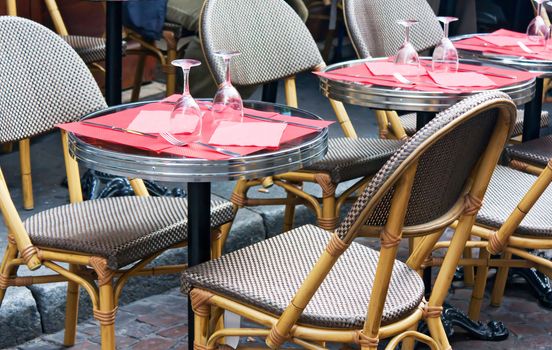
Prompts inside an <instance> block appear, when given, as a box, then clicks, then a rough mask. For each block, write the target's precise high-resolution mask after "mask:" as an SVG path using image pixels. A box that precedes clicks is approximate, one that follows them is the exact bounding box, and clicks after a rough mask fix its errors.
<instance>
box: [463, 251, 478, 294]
mask: <svg viewBox="0 0 552 350" xmlns="http://www.w3.org/2000/svg"><path fill="white" fill-rule="evenodd" d="M463 255H464V258H465V259H471V258H472V257H473V254H472V250H471V248H468V247H466V248H464V254H463ZM474 271H475V270H474V267H473V266H464V284H465V285H466V286H468V287H471V286H473V284H474V283H475V282H474V278H475V272H474Z"/></svg>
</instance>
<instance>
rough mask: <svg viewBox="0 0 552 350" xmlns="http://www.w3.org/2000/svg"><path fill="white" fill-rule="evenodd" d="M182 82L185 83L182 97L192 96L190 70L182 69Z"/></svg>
mask: <svg viewBox="0 0 552 350" xmlns="http://www.w3.org/2000/svg"><path fill="white" fill-rule="evenodd" d="M182 80H183V83H184V87H183V90H182V95H184V96H188V95H190V70H189V69H186V68H182Z"/></svg>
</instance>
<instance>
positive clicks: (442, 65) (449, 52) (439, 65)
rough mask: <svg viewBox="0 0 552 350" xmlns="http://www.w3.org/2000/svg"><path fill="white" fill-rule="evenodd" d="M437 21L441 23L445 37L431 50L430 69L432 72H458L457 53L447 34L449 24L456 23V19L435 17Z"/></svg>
mask: <svg viewBox="0 0 552 350" xmlns="http://www.w3.org/2000/svg"><path fill="white" fill-rule="evenodd" d="M437 19H438V20H439V21H440V22H443V26H444V29H445V35H444V37H443V39H441V42H440V43H439V45H437V46H436V47H435V50H433V57H432V60H431V68H432V70H433V71H434V72H456V71H458V51H456V47H454V44H453V43H452V41H450V39H449V37H448V34H449V24H450V22H454V21H457V20H458V18H456V17H448V16H443V17H437Z"/></svg>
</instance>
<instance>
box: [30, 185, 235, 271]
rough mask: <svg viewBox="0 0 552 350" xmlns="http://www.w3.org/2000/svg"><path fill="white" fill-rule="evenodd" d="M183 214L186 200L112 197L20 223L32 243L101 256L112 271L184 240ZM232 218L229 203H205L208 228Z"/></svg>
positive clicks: (57, 208) (186, 206)
mask: <svg viewBox="0 0 552 350" xmlns="http://www.w3.org/2000/svg"><path fill="white" fill-rule="evenodd" d="M187 215H188V202H187V200H186V199H182V198H173V197H133V196H132V197H115V198H105V199H97V200H90V201H85V202H81V203H77V204H68V205H63V206H59V207H56V208H52V209H48V210H45V211H43V212H40V213H38V214H35V215H33V216H31V217H29V218H28V219H27V220H25V222H24V225H25V228H26V229H27V231H28V233H29V236H30V238H31V241H32V242H33V244H34V245H37V246H39V247H45V248H53V249H62V250H70V251H75V252H80V253H88V254H91V255H95V256H101V257H104V258H106V259H107V260H108V264H109V267H110V268H111V269H117V268H120V267H122V266H125V265H128V264H130V263H133V262H135V261H137V260H140V259H143V258H146V257H148V256H151V255H152V254H154V253H157V252H160V251H163V250H165V249H167V248H169V247H171V246H173V245H174V244H177V243H180V242H184V241H186V239H187V223H188V221H187ZM232 219H233V210H232V204H231V203H230V202H227V201H224V200H213V201H211V227H213V228H215V227H218V226H220V225H222V224H224V223H227V222H229V221H231V220H232Z"/></svg>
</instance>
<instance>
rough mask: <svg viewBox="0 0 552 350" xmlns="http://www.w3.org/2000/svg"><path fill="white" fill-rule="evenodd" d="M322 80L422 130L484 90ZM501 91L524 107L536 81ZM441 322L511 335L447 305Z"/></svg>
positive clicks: (340, 94)
mask: <svg viewBox="0 0 552 350" xmlns="http://www.w3.org/2000/svg"><path fill="white" fill-rule="evenodd" d="M384 59H386V58H368V59H362V60H352V61H347V62H342V63H337V64H333V65H330V66H327V67H326V68H325V69H324V70H323V72H326V73H330V72H331V71H333V70H336V69H340V68H346V67H350V66H353V65H357V64H361V63H365V62H370V61H374V60H384ZM421 59H423V60H428V61H429V62H431V58H427V57H422V58H421ZM460 62H461V63H470V64H475V65H493V63H488V62H479V61H475V60H467V59H462V60H460ZM500 68H503V69H508V67H504V66H500ZM319 79H320V88H321V89H322V93H323V94H324V95H325V96H326V97H328V98H332V99H334V100H338V101H341V102H344V103H349V104H353V105H357V106H363V107H369V108H374V109H379V110H395V111H402V112H416V129H420V128H421V127H422V126H424V125H425V124H427V123H428V122H429V121H430V120H431V119H433V118H434V117H435V115H436V114H437V113H438V112H440V111H442V110H444V109H446V108H448V107H450V106H451V105H453V104H455V103H456V102H459V101H461V100H462V99H464V98H466V97H468V96H471V95H474V94H477V93H478V92H481V90H474V91H472V92H469V93H454V92H447V91H421V90H410V89H400V88H393V87H389V86H382V85H377V84H364V83H358V82H352V81H346V80H339V79H330V78H327V77H325V76H324V77H323V76H319ZM498 90H500V91H503V92H505V93H507V94H508V95H509V96H510V97H511V98H512V100H513V101H514V103H515V104H516V105H518V106H519V105H523V104H525V103H527V102H529V101H531V100H534V99H533V96H534V95H535V78H532V79H529V80H526V81H523V82H516V83H515V84H512V85H509V86H505V87H502V88H499V89H498ZM424 285H425V289H426V294H429V293H430V292H431V269H429V268H426V269H425V270H424ZM442 319H443V324H444V326H445V328H446V330H447V335H448V336H451V335H452V334H453V329H452V326H454V325H457V326H460V327H462V328H463V329H464V330H466V331H467V332H468V333H469V334H470V335H471V336H472V337H474V338H476V339H481V340H493V341H495V340H503V339H505V338H507V337H508V334H509V332H508V330H507V329H506V327H505V326H504V325H503V324H502V323H501V322H497V321H490V322H488V323H487V324H483V323H481V322H474V321H472V320H470V319H469V318H468V317H467V316H466V315H465V314H464V313H462V312H461V311H459V310H457V309H456V308H454V307H452V306H451V305H449V304H446V303H445V305H444V310H443V314H442Z"/></svg>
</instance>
